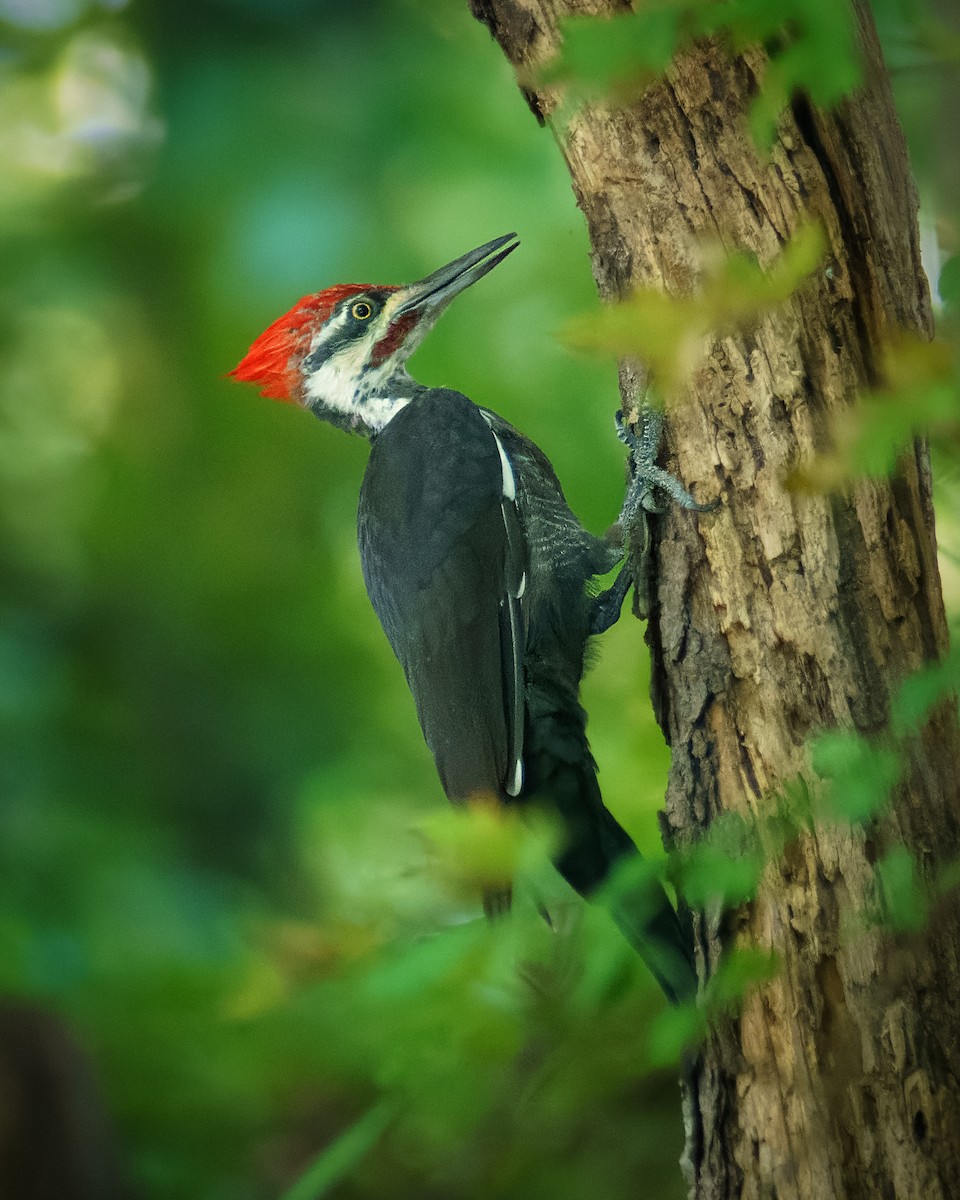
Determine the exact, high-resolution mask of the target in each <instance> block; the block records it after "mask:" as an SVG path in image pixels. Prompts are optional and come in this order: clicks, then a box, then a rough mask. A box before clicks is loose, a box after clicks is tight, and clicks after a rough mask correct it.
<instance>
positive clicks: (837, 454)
mask: <svg viewBox="0 0 960 1200" xmlns="http://www.w3.org/2000/svg"><path fill="white" fill-rule="evenodd" d="M883 375H884V378H885V379H886V386H885V387H884V389H883V390H882V391H873V392H864V393H862V394H861V396H860V398H859V400H858V402H857V404H856V405H855V406H854V407H852V408H849V409H846V410H844V411H843V412H842V413H841V414H840V415H839V416H837V417H836V418H835V419H834V420H833V422H832V423H831V431H830V432H831V442H832V449H831V450H829V451H827V452H826V453H824V454H820V455H818V456H816V457H815V458H814V459H812V460H811V461H810V462H808V463H804V464H803V465H802V466H800V467H798V468H796V469H795V470H794V471H792V472H791V474H790V476H789V478H788V480H787V486H788V487H790V488H793V489H796V490H800V491H813V492H828V491H835V490H837V489H839V488H841V487H843V486H844V484H846V483H847V482H848V481H849V480H850V479H854V478H858V477H860V476H864V475H867V476H881V475H886V474H889V472H891V471H892V470H893V469H894V467H895V465H896V461H897V457H898V455H899V454H901V453H902V452H903V451H904V449H905V447H906V445H907V444H908V442H909V441H910V439H911V438H913V437H916V436H919V435H921V434H925V433H928V432H930V431H932V430H938V431H940V432H941V433H943V432H952V433H954V434H956V432H957V431H958V430H960V377H958V375H957V365H956V355H955V353H954V350H953V347H952V346H951V345H950V343H948V342H947V341H944V340H941V339H937V340H935V341H932V342H928V341H924V340H923V339H921V338H919V337H917V336H916V335H913V334H906V333H902V334H899V335H898V336H896V337H895V338H892V339H891V340H890V341H889V342H888V344H887V347H886V353H885V354H884V359H883Z"/></svg>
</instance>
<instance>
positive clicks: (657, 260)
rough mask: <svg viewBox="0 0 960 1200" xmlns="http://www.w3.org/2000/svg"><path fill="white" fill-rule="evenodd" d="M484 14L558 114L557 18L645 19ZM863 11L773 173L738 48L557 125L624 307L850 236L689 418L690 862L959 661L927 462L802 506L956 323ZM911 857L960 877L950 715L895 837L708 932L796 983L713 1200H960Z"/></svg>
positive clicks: (915, 750) (838, 858)
mask: <svg viewBox="0 0 960 1200" xmlns="http://www.w3.org/2000/svg"><path fill="white" fill-rule="evenodd" d="M472 7H473V10H474V12H475V14H476V15H477V16H478V17H479V18H480V19H481V20H482V21H484V22H485V23H486V24H487V25H488V26H489V28H490V29H491V31H492V33H493V35H494V36H495V38H496V39H497V41H498V42H499V43H500V45H501V46H502V48H503V49H504V51H505V53H506V54H507V56H508V58H509V59H510V61H511V62H512V63H513V64H514V66H515V67H516V68H517V69H518V75H519V78H520V82H521V84H522V85H523V86H524V89H525V92H526V94H527V97H528V100H529V102H530V103H531V106H532V107H533V108H534V109H535V111H537V112H538V114H540V115H541V116H543V117H546V118H547V119H548V120H549V118H550V115H551V113H554V112H555V110H556V106H557V99H558V97H557V95H556V94H555V93H554V92H552V91H551V90H549V89H547V88H544V87H541V86H539V85H537V84H536V82H535V81H533V76H532V73H531V68H534V67H536V66H537V65H539V64H542V63H543V62H545V61H546V60H548V59H549V58H550V57H551V56H552V55H553V53H554V52H555V50H556V47H557V45H558V42H559V35H558V32H557V21H558V18H560V17H562V16H565V15H567V14H569V13H573V12H577V13H585V12H590V13H611V12H615V11H617V10H622V9H624V8H625V7H629V5H624V4H623V3H618V0H472ZM855 14H856V19H857V22H858V25H859V30H860V37H861V43H862V50H863V54H864V61H865V83H864V86H863V87H862V88H861V89H860V90H859V91H857V92H856V93H855V94H854V95H852V96H851V97H850V98H849V99H847V100H846V101H845V102H844V103H842V104H841V105H840V106H839V108H838V109H837V110H836V111H834V112H829V113H828V112H823V111H819V110H818V109H817V108H815V107H814V106H813V105H812V104H811V103H810V102H809V100H807V99H806V98H805V97H803V96H798V97H797V98H796V99H795V100H794V102H793V104H792V106H791V108H790V109H788V110H787V111H785V112H784V113H783V114H782V115H781V118H780V121H779V125H778V136H777V139H776V141H775V143H774V145H773V148H772V151H771V153H770V155H769V158H764V157H763V156H762V155H761V154H759V153H758V152H757V150H756V149H755V147H754V146H753V144H752V143H751V140H750V138H749V135H748V134H747V133H746V132H745V130H746V123H745V117H746V114H747V112H748V110H749V106H750V103H751V101H752V100H753V98H754V97H755V96H756V94H757V90H758V81H762V79H763V76H764V71H765V67H766V58H765V56H764V54H763V52H762V51H761V50H760V49H750V50H747V51H745V52H744V53H742V54H740V55H738V56H734V55H732V54H731V53H728V52H726V51H725V50H724V49H723V48H722V47H721V46H720V45H719V44H717V43H716V42H702V43H699V44H697V45H696V46H694V47H692V48H690V49H689V50H687V51H685V52H684V53H683V54H682V55H680V56H679V57H678V58H677V59H676V60H675V61H674V63H673V64H672V66H671V67H670V69H669V70H668V71H667V73H666V75H665V77H664V78H663V79H661V80H660V81H659V82H657V83H656V84H654V85H652V86H651V87H649V88H648V89H647V91H646V92H645V93H644V95H643V96H642V98H641V99H639V100H637V101H636V102H634V103H631V104H630V105H628V106H626V107H619V108H617V107H609V106H605V105H601V104H591V105H588V106H586V107H584V108H582V109H580V110H579V111H578V112H577V113H576V114H575V115H574V116H573V117H572V118H571V120H570V122H569V124H568V125H567V126H566V127H565V128H564V129H562V130H561V129H558V130H557V131H556V132H557V136H558V140H559V143H560V145H561V148H562V151H563V153H564V155H565V157H566V160H567V163H568V166H569V168H570V173H571V176H572V180H573V186H574V190H575V193H576V195H577V199H578V203H579V204H580V207H581V208H582V210H583V212H584V215H585V217H586V219H587V222H588V225H589V229H590V236H591V240H592V245H593V262H594V272H595V276H596V279H597V284H598V287H599V290H600V293H601V295H602V296H603V297H605V298H616V297H619V296H622V295H623V294H625V293H626V292H628V291H629V290H630V289H631V288H633V287H635V286H641V285H646V286H656V287H659V288H662V289H664V290H666V291H667V292H671V293H675V294H676V293H680V294H682V293H687V292H689V291H690V290H691V288H692V287H693V285H694V283H695V281H696V278H697V274H698V249H697V247H698V242H702V241H703V240H704V239H707V240H713V241H714V242H716V240H718V239H719V240H720V241H721V242H722V244H723V245H724V247H725V248H727V249H728V250H733V249H744V250H749V251H751V252H753V253H754V254H755V255H756V256H757V257H758V259H759V260H760V262H761V263H762V264H766V263H769V262H771V261H772V260H773V259H774V258H775V257H776V255H777V254H778V252H779V250H780V249H781V247H782V245H783V243H784V242H785V241H786V240H787V239H789V238H790V237H791V235H792V234H793V233H794V231H795V230H796V229H797V228H798V227H799V226H801V225H803V224H804V223H806V222H807V221H809V220H811V219H816V220H819V221H820V222H821V223H822V224H823V226H824V227H825V229H826V232H827V236H828V239H829V247H830V254H829V260H828V263H827V264H825V268H824V269H823V270H822V271H821V272H820V273H818V275H817V276H816V277H815V278H814V279H813V280H811V281H809V282H808V283H807V284H806V285H805V286H804V287H803V288H801V289H800V290H799V291H798V292H797V293H796V294H795V295H794V296H793V297H792V299H791V300H790V301H789V302H787V303H785V304H783V305H780V306H779V307H778V308H777V309H776V310H774V311H771V312H769V313H768V314H766V315H765V316H764V317H763V318H762V319H761V320H760V321H759V322H758V323H757V325H756V328H755V329H754V330H753V331H752V332H751V333H750V334H749V335H737V336H724V337H717V338H716V339H715V340H714V341H713V342H712V344H711V346H710V349H709V353H708V355H707V357H706V359H705V360H704V362H703V365H702V366H701V367H700V369H699V370H697V372H696V374H695V377H694V378H693V380H692V382H691V383H690V385H689V387H688V388H687V389H686V390H685V393H684V395H683V396H682V397H681V399H680V401H679V402H678V403H677V404H676V405H675V407H674V408H673V409H672V410H671V412H670V416H669V423H668V433H667V441H668V445H667V447H666V456H667V462H666V463H665V465H667V466H669V467H670V469H671V470H673V471H675V472H676V473H677V474H678V475H679V477H680V478H681V480H683V482H684V484H685V485H686V486H687V487H692V489H693V491H694V493H695V494H696V495H697V497H698V499H701V500H705V499H706V500H709V499H713V498H714V497H719V498H720V500H721V505H720V507H719V508H718V509H717V511H716V512H715V513H713V514H708V515H706V516H700V517H697V516H695V515H693V514H691V513H688V512H684V511H680V510H677V509H674V510H672V511H671V512H669V513H668V514H667V515H666V516H665V517H664V518H663V519H662V520H661V521H660V522H659V523H658V528H657V530H656V546H655V561H656V577H655V585H654V586H655V593H654V599H655V605H654V611H653V613H652V616H651V619H650V626H649V638H650V642H651V646H652V648H653V653H654V676H655V685H654V691H655V702H656V705H657V708H658V717H659V719H660V721H661V724H662V726H663V728H664V731H665V733H666V735H667V737H668V740H669V742H670V745H671V747H672V753H673V763H672V768H671V774H670V781H669V788H668V793H667V803H666V825H667V831H668V833H669V835H670V837H671V838H672V839H678V840H680V841H681V842H683V841H687V840H691V839H693V838H694V837H696V836H697V835H698V834H699V833H701V832H702V831H703V830H704V828H705V827H707V826H709V824H710V823H711V822H712V821H713V820H714V819H715V818H716V817H717V816H719V815H720V814H722V813H737V814H741V815H743V816H745V817H748V818H752V817H758V818H759V817H762V816H763V815H764V814H765V813H768V812H769V806H770V802H771V798H772V797H773V796H775V795H776V794H777V793H778V791H779V790H780V789H781V788H782V787H783V786H784V785H785V784H788V783H789V782H790V781H794V780H797V779H807V780H810V779H811V777H812V776H811V768H810V763H809V756H808V749H807V743H808V741H809V739H810V738H811V737H812V736H813V735H815V734H816V733H817V732H819V731H821V730H823V729H830V728H847V729H850V728H852V729H856V730H858V731H860V732H862V733H866V734H875V733H879V732H880V731H882V730H883V729H884V727H885V725H886V722H887V718H888V713H889V703H890V698H891V694H892V693H893V692H894V691H895V689H896V688H897V686H898V685H899V683H900V681H901V680H902V679H903V678H904V677H905V676H906V675H908V674H909V673H910V672H912V671H914V670H916V669H917V668H918V667H919V666H921V665H922V664H923V663H924V662H927V661H930V660H934V659H937V658H939V657H941V656H942V655H943V653H944V652H945V650H946V646H947V630H946V624H945V619H944V613H943V603H942V598H941V592H940V580H939V574H938V569H937V560H936V547H935V539H934V525H933V511H932V507H931V497H930V471H929V464H928V458H927V453H926V448H925V446H924V445H923V444H922V443H918V444H916V445H915V446H914V447H913V449H912V452H911V453H909V454H905V455H904V456H903V458H902V460H901V462H900V464H899V467H898V470H897V472H896V474H895V475H894V476H893V477H892V478H890V479H889V480H882V481H875V480H872V481H866V480H865V481H861V482H858V483H857V484H856V485H854V486H850V487H849V488H847V489H846V490H845V491H843V492H842V493H837V494H834V495H828V496H822V495H810V494H800V493H792V492H789V491H787V490H786V489H785V487H784V477H785V476H786V475H787V473H788V472H789V470H790V469H791V468H792V467H795V466H796V465H798V464H802V463H804V462H805V461H809V460H810V458H811V456H812V455H813V454H814V453H815V452H816V451H820V450H823V449H824V448H825V446H826V443H827V440H828V428H829V425H830V422H831V419H832V418H833V417H834V416H836V414H838V413H842V412H843V411H844V410H846V409H848V408H849V406H850V405H851V403H852V402H853V399H854V396H855V393H856V391H857V389H858V388H859V387H862V386H864V385H871V384H876V383H877V382H878V381H879V379H880V374H881V367H880V362H881V349H882V345H883V343H884V341H885V339H886V338H887V337H888V336H889V335H890V334H891V333H893V332H894V331H896V330H898V329H907V330H912V331H916V332H919V333H920V334H922V335H923V336H928V335H929V333H930V331H931V324H932V323H931V313H930V303H929V296H928V290H927V283H926V280H925V277H924V274H923V271H922V268H921V265H920V255H919V237H918V231H917V221H916V210H917V201H916V196H915V192H914V187H913V184H912V182H911V179H910V175H909V169H908V163H907V155H906V149H905V146H904V141H903V137H902V134H901V131H900V128H899V125H898V122H897V117H896V113H895V111H894V107H893V101H892V96H891V91H890V87H889V82H888V79H887V76H886V73H885V70H884V67H883V63H882V58H881V54H880V49H879V45H878V43H877V39H876V35H875V32H874V29H873V24H872V19H871V16H870V13H869V10H868V8H867V6H866V4H865V3H864V2H863V0H858V2H857V3H856V6H855ZM621 376H622V378H621V383H622V385H625V386H626V391H625V394H624V405H625V408H630V407H632V406H633V405H634V404H635V402H636V396H635V395H634V394H632V393H631V390H630V373H629V372H627V371H624V372H621ZM901 843H902V844H905V845H906V847H907V848H908V849H909V851H910V852H911V853H912V854H913V855H914V857H915V858H916V861H917V863H918V867H919V871H920V874H921V876H922V877H924V878H927V879H930V878H932V877H933V876H934V875H935V874H936V872H937V870H938V868H939V867H942V866H943V864H944V863H949V862H951V861H956V859H957V857H958V851H960V737H958V730H957V725H956V719H955V712H954V710H953V706H948V705H943V706H942V707H941V708H940V709H939V710H938V711H937V712H936V713H935V715H934V717H933V718H932V719H931V720H930V721H929V723H928V725H927V726H926V728H925V729H924V730H923V732H922V734H921V735H919V736H918V737H917V738H916V739H914V741H913V742H912V743H911V745H910V750H909V755H908V762H907V763H906V764H905V768H904V772H903V775H902V778H901V782H900V784H899V785H898V787H897V789H896V790H895V794H894V797H893V800H892V803H891V806H890V808H889V810H888V811H887V812H886V813H885V815H884V816H883V817H882V818H881V819H879V820H878V821H875V822H873V823H872V824H870V825H869V826H866V827H864V826H861V825H850V824H844V823H838V824H836V825H832V826H826V825H817V826H816V827H815V828H814V829H813V830H812V832H809V833H803V834H801V835H799V836H798V837H796V838H795V839H794V840H793V841H792V842H791V843H790V844H789V845H788V847H787V849H786V850H785V852H784V853H783V854H782V855H780V856H779V857H778V858H777V860H776V861H775V862H771V863H769V864H768V865H767V868H766V870H765V872H764V876H763V879H762V882H761V885H760V890H759V894H758V896H757V898H756V900H755V901H754V902H753V903H751V904H750V905H748V906H746V908H745V909H744V910H742V911H740V912H738V913H737V918H738V923H737V929H736V933H735V935H733V934H731V933H730V931H729V929H727V930H726V932H725V933H724V932H723V931H721V930H718V929H717V928H715V927H713V926H711V924H710V923H709V922H708V921H707V920H706V919H705V918H704V917H703V916H702V915H700V916H699V917H698V918H697V920H696V922H695V924H696V926H697V937H698V955H699V959H700V965H701V968H702V970H703V972H704V974H705V975H707V974H709V973H710V972H711V971H712V970H713V969H714V968H715V966H716V963H717V961H718V958H719V955H720V951H721V948H722V947H721V936H723V940H724V942H725V943H726V944H729V942H730V941H731V940H733V941H734V942H735V943H736V944H752V945H755V946H759V947H762V948H769V949H771V950H773V951H775V952H776V954H777V955H778V956H779V959H780V962H781V964H782V969H781V971H780V973H779V975H778V976H777V978H776V979H774V980H773V981H772V982H770V983H768V984H766V985H765V986H763V987H761V988H760V989H759V990H757V991H755V992H753V993H752V994H751V995H750V996H749V997H748V998H747V1000H746V1002H745V1004H744V1005H743V1007H742V1010H741V1011H740V1012H739V1013H738V1014H737V1015H735V1016H732V1017H730V1018H724V1019H722V1020H720V1021H719V1023H715V1025H714V1030H713V1032H712V1034H711V1036H710V1039H709V1041H708V1044H707V1046H706V1048H705V1052H704V1056H703V1061H702V1071H701V1078H700V1084H699V1092H698V1099H697V1103H698V1106H699V1116H700V1121H701V1122H702V1135H703V1138H702V1145H701V1146H700V1148H699V1154H698V1160H697V1161H696V1162H695V1163H694V1164H693V1166H694V1186H693V1189H692V1195H695V1196H697V1197H703V1198H706V1197H710V1198H711V1200H713V1198H719V1197H745V1198H747V1197H751V1198H752V1197H776V1198H777V1200H801V1198H802V1200H811V1198H816V1200H820V1198H827V1197H830V1198H831V1200H832V1198H835V1197H889V1198H890V1200H893V1198H894V1197H896V1198H897V1200H907V1198H916V1200H921V1198H922V1200H935V1198H938V1197H942V1198H947V1197H950V1196H957V1195H960V1100H958V1095H960V928H958V920H957V911H956V907H955V906H954V905H953V904H952V903H948V902H947V901H941V902H940V904H939V905H938V907H937V908H936V909H935V911H934V913H933V916H932V918H931V921H930V923H929V924H928V926H927V928H926V929H925V930H924V931H923V932H922V933H919V934H915V935H912V936H910V937H909V938H908V937H904V936H895V935H894V934H893V933H891V932H889V931H888V930H885V929H883V928H882V927H881V926H879V925H878V924H876V923H874V924H871V923H870V922H869V920H868V917H867V914H868V913H869V912H871V911H874V910H875V909H876V905H877V902H878V893H879V882H878V877H877V873H876V870H875V865H876V862H877V860H878V857H880V856H881V855H883V854H884V853H886V851H887V850H888V849H890V848H891V847H892V846H895V845H897V844H901Z"/></svg>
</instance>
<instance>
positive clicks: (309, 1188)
mask: <svg viewBox="0 0 960 1200" xmlns="http://www.w3.org/2000/svg"><path fill="white" fill-rule="evenodd" d="M394 1116H395V1106H394V1103H393V1101H391V1100H381V1101H380V1103H379V1104H377V1105H375V1106H374V1107H373V1108H371V1109H369V1111H367V1112H366V1113H364V1115H363V1116H362V1117H360V1119H359V1120H358V1121H355V1122H354V1124H353V1125H351V1126H350V1128H349V1129H346V1130H345V1131H344V1132H343V1133H342V1134H341V1135H340V1136H339V1137H338V1138H337V1140H336V1141H335V1142H331V1144H330V1145H329V1146H327V1148H326V1149H325V1150H323V1151H322V1152H321V1153H320V1154H319V1155H318V1157H317V1158H315V1159H314V1161H313V1163H311V1165H310V1166H309V1167H308V1168H307V1170H306V1171H305V1172H304V1173H303V1174H302V1175H301V1176H300V1178H299V1179H298V1180H297V1182H296V1183H295V1184H294V1185H293V1187H291V1188H288V1189H287V1191H285V1192H284V1193H283V1195H282V1197H281V1200H320V1197H321V1196H326V1195H328V1194H329V1192H330V1189H331V1188H332V1187H335V1186H336V1185H337V1184H338V1183H340V1181H341V1180H342V1179H344V1178H345V1177H346V1176H347V1175H349V1174H350V1172H351V1171H352V1170H353V1169H354V1167H356V1165H357V1164H358V1163H359V1162H360V1160H361V1159H363V1158H365V1157H366V1155H367V1154H369V1153H370V1151H371V1150H372V1149H373V1147H374V1146H375V1145H376V1143H377V1142H378V1141H379V1140H380V1138H381V1137H382V1136H383V1134H384V1132H385V1131H386V1129H387V1127H388V1126H389V1125H390V1123H391V1121H392V1120H393V1119H394Z"/></svg>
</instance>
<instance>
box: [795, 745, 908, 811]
mask: <svg viewBox="0 0 960 1200" xmlns="http://www.w3.org/2000/svg"><path fill="white" fill-rule="evenodd" d="M810 756H811V761H812V763H813V769H814V770H815V771H816V772H817V774H818V775H819V776H820V777H821V778H822V779H825V780H828V781H829V783H830V787H829V792H828V795H827V799H826V801H825V802H824V803H823V804H822V807H821V810H820V811H821V815H822V816H823V817H828V818H830V819H832V820H841V821H851V822H854V821H857V822H862V821H869V820H870V818H871V817H873V816H875V815H876V814H877V813H878V812H879V811H880V810H881V809H882V808H883V807H884V806H885V805H886V804H887V802H888V801H889V798H890V790H891V788H892V787H893V786H894V784H895V783H896V782H897V779H898V778H899V777H900V771H901V761H900V755H899V754H898V753H897V752H896V751H895V750H892V749H888V748H885V747H882V746H875V745H873V744H871V743H870V742H869V741H867V740H866V738H863V737H861V736H860V735H859V734H856V733H846V732H835V733H824V734H821V735H820V736H819V737H818V738H816V739H815V740H814V741H813V742H812V743H811V746H810Z"/></svg>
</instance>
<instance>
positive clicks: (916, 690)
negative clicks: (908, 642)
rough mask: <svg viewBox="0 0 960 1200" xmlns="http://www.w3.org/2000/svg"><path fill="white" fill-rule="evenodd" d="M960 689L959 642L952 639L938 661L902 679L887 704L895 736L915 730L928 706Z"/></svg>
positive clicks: (954, 695) (934, 705)
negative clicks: (889, 702)
mask: <svg viewBox="0 0 960 1200" xmlns="http://www.w3.org/2000/svg"><path fill="white" fill-rule="evenodd" d="M958 692H960V645H958V644H957V641H956V639H954V641H953V645H952V646H951V649H950V652H949V653H948V654H947V656H946V658H944V660H943V661H942V662H939V663H930V664H929V665H927V666H925V667H922V668H921V669H920V670H919V671H915V672H914V674H913V675H911V676H910V677H909V678H907V679H906V680H904V682H903V683H902V684H901V685H900V690H899V691H898V692H897V694H896V695H895V696H894V698H893V701H892V704H891V708H890V728H891V731H892V732H893V733H894V735H895V736H897V737H904V736H906V735H907V734H909V733H912V732H915V731H916V730H918V729H919V728H920V727H921V726H922V725H923V723H924V721H925V720H926V719H927V717H928V716H929V714H930V712H931V710H932V709H933V708H935V707H936V705H938V704H939V703H940V702H941V701H942V700H944V699H946V698H947V697H948V696H951V695H952V696H953V702H954V705H956V694H957V693H958Z"/></svg>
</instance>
